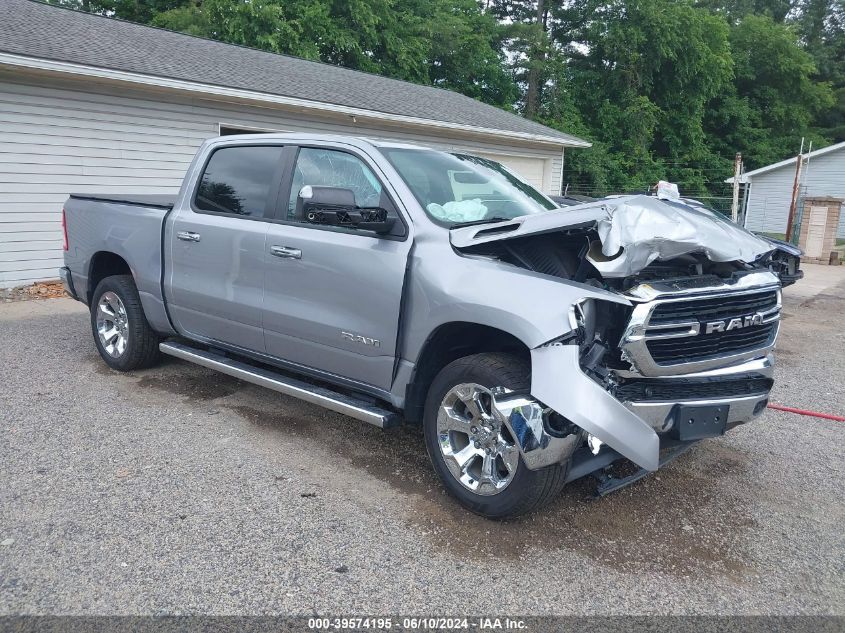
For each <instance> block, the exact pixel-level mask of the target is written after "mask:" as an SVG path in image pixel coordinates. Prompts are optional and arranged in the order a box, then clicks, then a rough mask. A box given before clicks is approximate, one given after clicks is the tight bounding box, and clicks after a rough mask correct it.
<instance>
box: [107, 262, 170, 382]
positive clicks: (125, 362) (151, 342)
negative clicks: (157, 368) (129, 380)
mask: <svg viewBox="0 0 845 633" xmlns="http://www.w3.org/2000/svg"><path fill="white" fill-rule="evenodd" d="M91 330H92V332H93V334H94V344H95V345H96V346H97V351H98V352H100V356H101V357H102V358H103V360H104V361H106V364H107V365H108V366H109V367H111V368H112V369H116V370H118V371H132V370H133V369H142V368H144V367H151V366H152V365H155V364H156V362H158V360H159V350H158V344H159V336H158V335H157V334H156V333H155V332H154V331H153V329H152V328H151V327H150V324H149V323H147V317H146V316H144V308H143V307H142V306H141V298H140V296H139V295H138V288H136V287H135V280H134V279H132V275H113V276H111V277H106V278H105V279H103V280H102V281H101V282H100V283H99V284H97V288H96V289H95V290H94V296H93V297H92V300H91Z"/></svg>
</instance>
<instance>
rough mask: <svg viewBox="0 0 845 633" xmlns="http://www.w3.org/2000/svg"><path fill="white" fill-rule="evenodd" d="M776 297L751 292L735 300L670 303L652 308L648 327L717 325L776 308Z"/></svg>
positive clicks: (696, 300) (775, 295)
mask: <svg viewBox="0 0 845 633" xmlns="http://www.w3.org/2000/svg"><path fill="white" fill-rule="evenodd" d="M777 304H778V293H777V291H775V290H766V291H764V292H754V293H749V294H742V295H736V296H730V295H728V296H724V295H721V296H717V297H704V298H701V299H685V300H684V301H670V302H666V303H659V304H657V305H656V306H655V308H654V310H653V311H652V313H651V318H650V319H649V325H657V324H660V323H677V322H686V321H689V320H695V321H699V322H701V321H718V320H720V319H730V318H731V317H735V316H737V315H743V314H753V313H755V312H765V311H767V310H771V309H772V308H774V307H776V306H777Z"/></svg>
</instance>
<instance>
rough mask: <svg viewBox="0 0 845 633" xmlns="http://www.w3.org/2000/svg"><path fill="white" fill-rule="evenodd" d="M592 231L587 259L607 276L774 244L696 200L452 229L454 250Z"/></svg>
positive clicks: (632, 203)
mask: <svg viewBox="0 0 845 633" xmlns="http://www.w3.org/2000/svg"><path fill="white" fill-rule="evenodd" d="M577 229H582V230H583V229H591V230H592V231H594V232H595V234H596V235H597V237H598V240H599V242H600V243H599V244H598V245H592V247H591V248H590V250H589V251H588V252H587V253H586V258H587V260H588V261H589V262H590V264H592V265H593V266H594V267H595V269H596V270H597V271H598V272H599V273H600V274H601V275H602V276H603V277H610V278H614V277H617V278H618V277H629V276H632V275H636V274H637V273H639V272H640V271H642V270H643V269H645V268H646V267H647V266H649V265H650V264H651V263H652V262H655V261H664V262H665V261H670V260H674V259H677V258H679V257H681V256H684V255H689V254H700V255H702V256H704V257H706V258H707V260H709V261H710V262H735V261H739V262H745V263H752V262H754V261H756V260H757V259H758V258H760V257H761V256H762V255H764V254H766V253H768V252H771V251H772V250H774V248H775V246H774V245H773V244H771V243H769V242H768V241H766V240H764V239H762V238H759V237H757V236H756V235H754V234H752V233H750V232H748V231H746V230H745V229H743V228H741V227H740V226H738V225H736V224H734V223H732V222H731V221H730V220H728V219H727V218H724V217H722V216H721V215H720V214H718V213H716V212H714V211H712V210H710V209H707V208H706V207H704V206H701V205H699V204H697V203H695V202H694V201H685V202H680V201H678V202H676V201H669V200H658V199H657V198H654V197H650V196H645V195H637V196H620V197H618V198H610V199H605V200H600V201H598V202H591V203H586V204H582V205H576V206H572V207H567V208H565V209H559V210H557V211H550V212H548V213H542V214H537V215H530V216H522V217H519V218H515V219H513V220H508V221H506V222H501V223H495V224H485V225H483V226H469V227H462V228H456V229H452V231H451V241H452V244H453V245H454V246H455V247H456V248H459V249H460V248H470V247H476V246H480V245H482V244H489V243H491V242H497V241H505V240H514V239H518V238H522V237H526V236H529V235H538V234H542V233H549V232H553V231H561V230H568V231H572V230H577Z"/></svg>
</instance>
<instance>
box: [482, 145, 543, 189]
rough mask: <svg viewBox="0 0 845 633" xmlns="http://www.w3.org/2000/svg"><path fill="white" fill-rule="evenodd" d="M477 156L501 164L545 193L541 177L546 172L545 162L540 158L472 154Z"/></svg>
mask: <svg viewBox="0 0 845 633" xmlns="http://www.w3.org/2000/svg"><path fill="white" fill-rule="evenodd" d="M473 153H474V154H477V155H478V156H483V157H484V158H490V159H492V160H495V161H496V162H498V163H502V165H504V166H505V167H507V168H508V169H510V170H511V171H513V172H514V173H516V174H519V175H520V176H521V177H522V178H524V179H525V180H527V181H528V182H530V183H531V184H532V185H534V186H535V187H536V188H537V189H539V190H540V191H545V182H544V180H543V176H544V174H545V171H546V161H545V159H542V158H530V157H528V156H505V155H502V154H487V153H484V154H482V153H481V152H473Z"/></svg>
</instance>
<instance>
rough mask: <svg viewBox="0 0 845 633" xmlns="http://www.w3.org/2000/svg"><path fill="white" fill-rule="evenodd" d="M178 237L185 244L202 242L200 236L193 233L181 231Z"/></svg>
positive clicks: (177, 234)
mask: <svg viewBox="0 0 845 633" xmlns="http://www.w3.org/2000/svg"><path fill="white" fill-rule="evenodd" d="M176 237H177V238H178V239H180V240H182V241H183V242H199V241H200V234H199V233H194V232H193V231H179V232H177V233H176Z"/></svg>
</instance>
